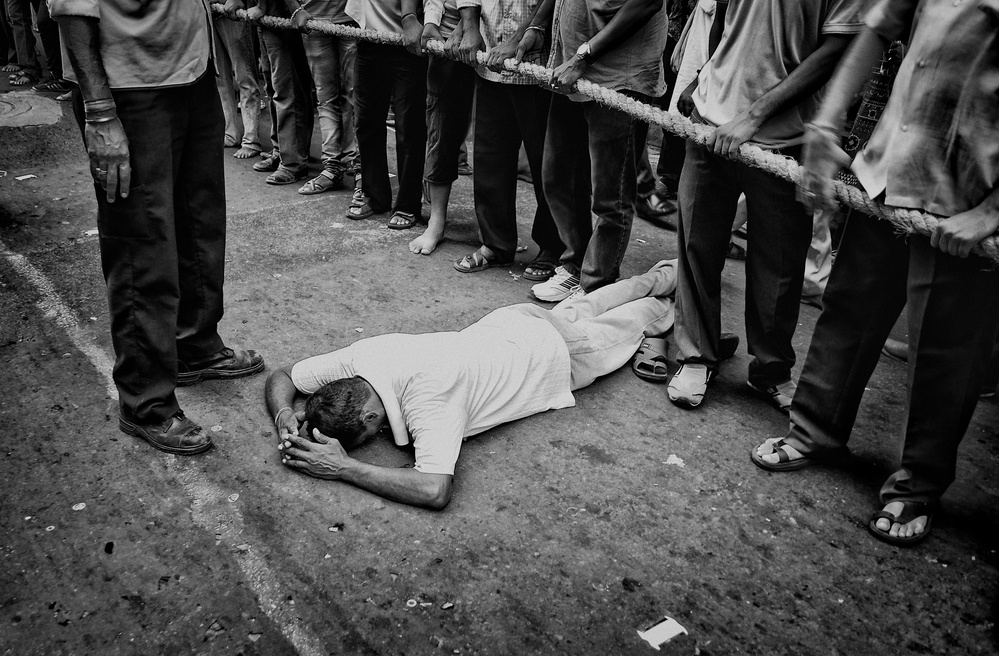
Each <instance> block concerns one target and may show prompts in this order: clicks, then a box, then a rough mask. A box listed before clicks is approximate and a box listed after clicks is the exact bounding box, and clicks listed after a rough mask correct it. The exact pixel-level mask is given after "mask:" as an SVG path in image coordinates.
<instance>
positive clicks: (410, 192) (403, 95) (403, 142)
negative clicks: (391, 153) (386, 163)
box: [390, 46, 427, 217]
mask: <svg viewBox="0 0 999 656" xmlns="http://www.w3.org/2000/svg"><path fill="white" fill-rule="evenodd" d="M390 47H393V48H395V52H394V53H393V55H394V56H393V60H394V62H395V66H394V69H393V73H392V78H393V87H392V104H393V106H394V107H395V154H396V163H397V174H398V176H399V177H398V180H399V193H398V195H397V196H396V201H395V207H394V211H396V212H409V213H410V214H413V215H414V216H416V217H419V216H420V212H421V209H422V206H423V166H424V163H425V161H426V155H427V58H426V57H418V56H416V55H414V54H412V53H411V52H409V51H408V50H405V49H404V48H399V47H398V46H390Z"/></svg>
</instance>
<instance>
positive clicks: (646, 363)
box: [631, 337, 669, 383]
mask: <svg viewBox="0 0 999 656" xmlns="http://www.w3.org/2000/svg"><path fill="white" fill-rule="evenodd" d="M668 357H669V345H668V344H667V343H666V340H665V339H663V338H662V337H646V338H645V340H644V341H643V342H642V345H641V346H640V347H639V348H638V351H637V352H636V353H635V361H634V362H632V363H631V370H632V371H634V372H635V375H636V376H638V377H639V378H641V379H642V380H647V381H649V382H652V383H665V382H666V381H667V380H669V370H668V369H667V368H666V362H667V361H668Z"/></svg>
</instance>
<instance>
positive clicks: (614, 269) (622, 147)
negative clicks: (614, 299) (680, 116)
mask: <svg viewBox="0 0 999 656" xmlns="http://www.w3.org/2000/svg"><path fill="white" fill-rule="evenodd" d="M642 99H643V100H647V99H645V98H642ZM583 112H584V115H585V116H586V123H587V126H588V129H589V147H590V180H591V184H592V189H593V235H592V236H591V237H590V243H589V244H588V245H587V248H586V256H585V257H584V258H583V267H582V270H581V272H580V274H579V284H580V285H581V286H582V288H583V289H584V290H585V291H586V292H587V293H589V292H592V291H593V290H595V289H598V288H600V287H603V286H604V285H609V284H611V283H612V282H614V281H616V280H617V279H618V277H619V276H620V275H621V262H622V260H624V254H625V251H627V249H628V240H629V239H630V237H631V224H632V221H633V220H634V218H635V199H636V197H637V196H636V193H637V192H636V180H637V176H638V161H639V159H640V158H641V157H642V155H643V154H644V152H645V137H646V135H647V134H648V130H649V126H648V124H647V123H645V122H644V121H639V120H638V119H636V118H634V117H632V116H630V115H628V114H625V113H624V112H620V111H618V110H615V109H610V108H607V107H604V106H602V105H598V104H597V103H595V102H587V103H584V105H583Z"/></svg>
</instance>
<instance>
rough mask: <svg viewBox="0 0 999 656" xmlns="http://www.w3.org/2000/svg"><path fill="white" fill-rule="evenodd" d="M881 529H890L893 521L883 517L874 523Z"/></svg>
mask: <svg viewBox="0 0 999 656" xmlns="http://www.w3.org/2000/svg"><path fill="white" fill-rule="evenodd" d="M874 525H875V526H876V527H877V529H878V530H879V531H888V529H890V528H891V523H890V522H889V521H888V520H887V519H885V518H883V517H882V518H881V519H879V520H878V521H877V522H876V523H875V524H874Z"/></svg>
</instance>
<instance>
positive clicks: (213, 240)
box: [174, 75, 225, 362]
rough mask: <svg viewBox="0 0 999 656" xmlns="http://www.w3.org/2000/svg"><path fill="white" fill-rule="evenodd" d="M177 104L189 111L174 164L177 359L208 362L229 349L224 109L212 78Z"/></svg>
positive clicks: (186, 91)
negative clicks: (224, 333) (221, 330)
mask: <svg viewBox="0 0 999 656" xmlns="http://www.w3.org/2000/svg"><path fill="white" fill-rule="evenodd" d="M175 95H176V96H177V98H176V100H175V101H174V104H175V105H176V109H175V111H177V112H178V113H181V112H185V111H186V112H187V114H188V117H187V123H186V125H187V130H186V135H184V136H185V138H184V139H183V146H182V148H183V150H182V151H181V153H180V157H179V159H178V160H177V161H176V162H175V165H174V168H175V170H174V176H175V179H176V183H175V186H174V215H175V228H176V232H177V236H176V243H177V254H178V262H179V271H180V276H179V283H180V305H179V308H178V314H177V357H178V359H179V360H181V361H183V362H193V361H198V360H203V359H204V358H206V357H207V356H209V355H211V354H213V353H216V352H218V351H219V350H221V349H222V348H223V343H222V338H221V337H219V334H218V323H219V321H221V320H222V313H223V303H222V283H223V279H224V277H225V171H224V168H223V164H222V157H223V151H222V150H221V149H220V148H219V147H218V141H219V139H220V138H221V137H222V131H223V120H222V108H221V106H220V103H219V98H218V93H217V92H216V90H215V85H214V84H213V83H212V80H211V76H210V75H204V76H203V77H202V79H201V80H199V81H198V82H196V83H195V84H193V85H190V86H186V87H180V88H179V89H178V93H177V94H175Z"/></svg>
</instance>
